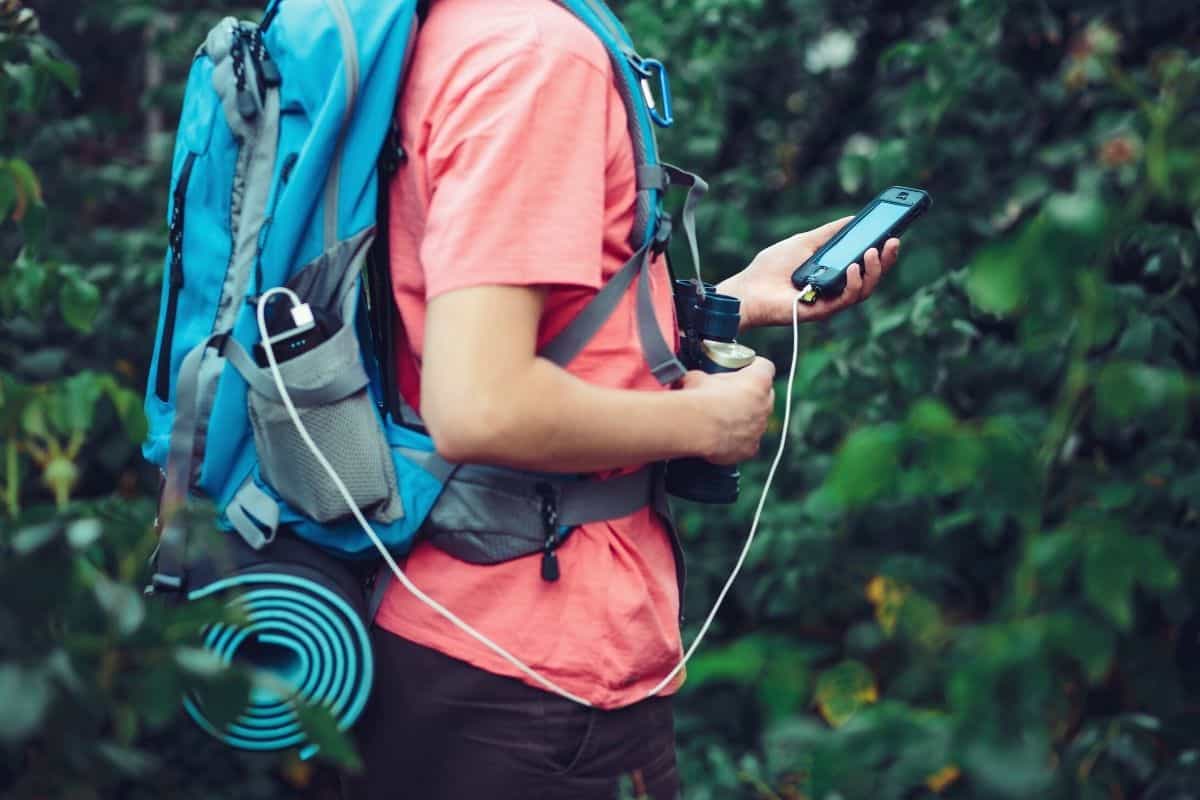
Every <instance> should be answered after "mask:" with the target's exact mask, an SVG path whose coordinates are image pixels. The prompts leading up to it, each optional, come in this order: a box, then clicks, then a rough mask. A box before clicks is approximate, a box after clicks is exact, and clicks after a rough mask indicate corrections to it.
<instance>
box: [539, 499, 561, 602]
mask: <svg viewBox="0 0 1200 800" xmlns="http://www.w3.org/2000/svg"><path fill="white" fill-rule="evenodd" d="M536 489H537V493H538V495H540V496H541V498H542V530H543V532H544V533H545V536H546V538H545V541H544V542H543V544H542V580H544V581H548V582H553V581H556V580H558V576H559V570H558V554H557V553H555V552H554V551H555V549H556V548H557V547H558V545H559V539H558V503H557V501H556V500H555V497H554V488H553V487H552V486H550V484H548V483H539V484H538V485H537V487H536Z"/></svg>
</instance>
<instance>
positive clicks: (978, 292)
mask: <svg viewBox="0 0 1200 800" xmlns="http://www.w3.org/2000/svg"><path fill="white" fill-rule="evenodd" d="M967 294H968V295H969V296H970V298H971V301H972V302H973V303H974V304H975V305H976V306H978V307H979V308H981V309H982V310H984V311H987V312H989V313H992V314H998V315H1000V316H1006V315H1008V314H1011V313H1013V312H1014V311H1016V310H1017V309H1018V308H1019V307H1020V306H1021V305H1022V304H1023V303H1024V302H1025V282H1024V271H1023V269H1022V264H1021V259H1020V257H1019V255H1018V253H1017V250H1016V248H1014V247H1013V246H1012V245H1011V244H994V245H991V246H989V247H986V248H984V249H983V250H981V251H980V252H979V253H978V254H976V256H975V259H974V260H973V261H972V262H971V266H970V267H969V271H968V273H967Z"/></svg>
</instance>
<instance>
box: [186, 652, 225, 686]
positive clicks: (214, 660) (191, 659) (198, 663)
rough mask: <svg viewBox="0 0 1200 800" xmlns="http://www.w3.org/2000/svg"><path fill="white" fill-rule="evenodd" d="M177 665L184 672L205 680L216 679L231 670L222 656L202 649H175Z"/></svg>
mask: <svg viewBox="0 0 1200 800" xmlns="http://www.w3.org/2000/svg"><path fill="white" fill-rule="evenodd" d="M175 663H176V664H178V665H179V666H180V668H181V669H182V670H183V671H184V672H187V673H189V674H191V675H196V676H199V677H203V678H212V677H216V676H217V675H221V674H222V673H224V672H226V671H228V669H229V665H227V664H226V663H225V661H224V660H223V659H222V658H221V656H220V655H218V654H217V653H214V652H213V651H212V650H205V649H204V648H201V647H177V648H175Z"/></svg>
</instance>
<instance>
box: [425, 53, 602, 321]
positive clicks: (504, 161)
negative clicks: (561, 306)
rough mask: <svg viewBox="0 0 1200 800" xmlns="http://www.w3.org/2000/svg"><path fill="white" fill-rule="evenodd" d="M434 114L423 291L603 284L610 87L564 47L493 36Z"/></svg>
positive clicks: (429, 146)
mask: <svg viewBox="0 0 1200 800" xmlns="http://www.w3.org/2000/svg"><path fill="white" fill-rule="evenodd" d="M450 86H453V87H462V88H461V89H459V90H457V91H449V90H448V91H447V92H445V94H444V96H443V97H441V98H440V99H439V102H437V103H434V104H433V107H432V109H431V111H432V113H431V115H430V116H431V117H432V118H431V119H429V120H428V125H429V127H428V131H429V133H428V144H427V149H426V153H425V159H426V169H427V174H428V180H429V187H430V201H429V207H428V210H427V217H426V227H425V230H424V235H423V238H422V243H421V262H422V266H423V269H424V272H425V282H426V296H427V298H432V297H434V296H436V295H438V294H443V293H445V292H448V291H451V290H454V289H461V288H465V287H470V286H481V285H509V286H528V285H537V284H559V285H574V286H588V287H597V286H599V285H600V282H601V251H602V247H603V241H602V237H603V231H604V197H605V167H606V157H605V152H606V148H605V128H606V125H605V120H606V105H607V103H608V91H609V88H610V86H609V82H608V79H607V76H605V75H604V74H603V73H602V72H601V71H600V70H598V69H597V68H596V67H595V66H594V65H593V64H592V63H590V62H589V61H587V60H585V59H584V58H581V57H579V56H577V55H575V54H573V53H571V52H570V51H569V50H566V49H564V48H562V47H556V46H553V45H549V46H547V45H545V44H531V43H528V42H526V43H514V42H503V41H501V42H496V43H491V44H490V45H489V46H486V47H483V48H481V49H480V50H479V51H477V52H474V53H472V54H471V55H470V57H467V58H464V59H463V60H462V62H461V65H460V67H459V68H458V69H456V70H455V76H454V80H453V81H451V82H450Z"/></svg>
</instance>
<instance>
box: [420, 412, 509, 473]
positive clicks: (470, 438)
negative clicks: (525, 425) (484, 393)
mask: <svg viewBox="0 0 1200 800" xmlns="http://www.w3.org/2000/svg"><path fill="white" fill-rule="evenodd" d="M495 407H496V404H495V403H491V402H487V401H486V400H484V399H483V398H480V397H478V396H476V397H475V398H473V400H472V402H471V403H470V404H466V403H452V404H447V405H446V406H444V407H443V408H441V409H440V410H439V411H438V412H435V413H431V414H427V415H426V416H425V425H426V428H427V429H428V430H429V435H430V437H431V438H432V439H433V446H434V449H436V450H437V454H438V455H439V456H441V457H442V458H444V459H446V460H447V461H449V462H451V463H455V464H470V463H484V464H486V463H492V462H495V461H497V460H500V459H499V458H498V456H499V454H501V453H502V452H503V448H504V443H505V440H506V434H505V431H506V430H507V425H506V421H505V420H504V419H503V416H504V415H503V414H502V413H500V412H499V411H497V410H496V408H495Z"/></svg>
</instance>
